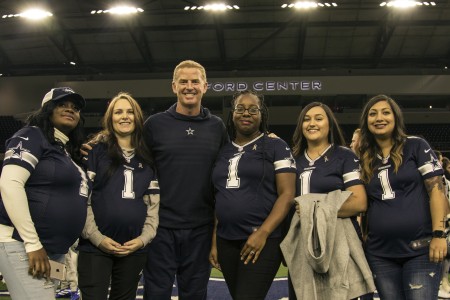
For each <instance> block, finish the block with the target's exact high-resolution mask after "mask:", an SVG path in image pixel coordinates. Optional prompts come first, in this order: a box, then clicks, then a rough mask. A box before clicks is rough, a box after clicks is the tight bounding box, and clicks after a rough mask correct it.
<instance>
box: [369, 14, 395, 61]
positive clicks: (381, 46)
mask: <svg viewBox="0 0 450 300" xmlns="http://www.w3.org/2000/svg"><path fill="white" fill-rule="evenodd" d="M397 20H398V18H396V16H395V15H394V14H393V13H389V12H388V13H387V14H386V17H385V21H384V22H383V23H382V24H381V26H380V28H379V31H378V38H377V41H376V42H375V50H374V54H373V58H374V64H373V65H372V67H373V68H376V67H378V64H379V62H380V60H381V58H382V57H383V55H384V51H385V50H386V48H387V46H388V45H389V42H390V40H391V37H392V35H393V34H394V31H395V28H396V26H397Z"/></svg>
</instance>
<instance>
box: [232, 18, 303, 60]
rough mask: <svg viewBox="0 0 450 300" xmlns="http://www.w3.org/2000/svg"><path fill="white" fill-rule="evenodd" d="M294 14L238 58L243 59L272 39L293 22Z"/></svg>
mask: <svg viewBox="0 0 450 300" xmlns="http://www.w3.org/2000/svg"><path fill="white" fill-rule="evenodd" d="M295 19H296V18H295V16H294V17H292V18H291V19H290V20H289V21H287V22H284V23H281V26H280V27H279V28H278V29H276V30H275V31H273V32H272V33H271V34H269V35H268V36H267V37H266V38H265V39H263V40H262V41H261V42H259V43H258V44H256V45H255V46H254V47H253V48H252V49H250V50H249V51H247V53H245V54H244V55H243V56H241V58H239V60H241V61H243V60H246V59H247V58H248V57H249V56H250V55H252V54H253V53H254V52H256V51H257V50H258V49H259V48H261V47H262V46H263V45H264V44H266V43H267V42H268V41H270V40H271V39H273V38H274V37H275V36H277V35H278V34H280V33H281V32H282V31H284V30H285V29H286V28H287V27H288V26H289V25H290V24H292V23H294V21H295Z"/></svg>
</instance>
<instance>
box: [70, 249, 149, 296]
mask: <svg viewBox="0 0 450 300" xmlns="http://www.w3.org/2000/svg"><path fill="white" fill-rule="evenodd" d="M146 259H147V253H132V254H130V255H127V256H124V257H116V256H113V255H110V254H106V253H103V252H102V253H89V252H83V251H80V254H79V256H78V287H79V288H80V290H81V295H82V297H83V300H103V299H105V300H106V299H108V288H109V285H110V282H111V292H110V295H109V299H110V300H135V299H136V291H137V286H138V282H139V279H140V273H141V271H142V269H143V267H144V265H145V260H146Z"/></svg>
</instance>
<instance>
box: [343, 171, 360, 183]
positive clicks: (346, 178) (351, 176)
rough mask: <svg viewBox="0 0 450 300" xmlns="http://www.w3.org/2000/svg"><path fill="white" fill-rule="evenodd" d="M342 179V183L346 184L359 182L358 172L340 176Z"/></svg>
mask: <svg viewBox="0 0 450 300" xmlns="http://www.w3.org/2000/svg"><path fill="white" fill-rule="evenodd" d="M342 178H343V179H344V183H347V182H349V181H353V180H359V179H360V172H359V171H353V172H348V173H345V174H344V175H342Z"/></svg>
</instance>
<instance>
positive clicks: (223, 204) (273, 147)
mask: <svg viewBox="0 0 450 300" xmlns="http://www.w3.org/2000/svg"><path fill="white" fill-rule="evenodd" d="M295 171H296V168H295V161H294V159H293V158H292V154H291V150H290V149H289V147H288V146H287V144H286V143H285V142H284V141H283V140H282V139H273V138H269V137H267V136H266V135H261V136H260V137H258V138H257V139H255V140H253V141H251V142H250V143H247V144H246V145H244V146H239V145H237V144H235V143H228V144H227V145H225V146H224V147H223V149H222V150H221V151H220V154H219V156H218V158H217V161H216V164H215V166H214V170H213V177H212V178H213V183H214V187H215V190H216V193H215V195H216V217H217V220H218V224H217V235H218V236H219V237H221V238H224V239H229V240H240V239H247V238H248V236H249V235H250V234H251V233H252V232H253V231H254V230H255V229H257V228H259V227H260V226H261V225H262V223H263V222H264V221H265V220H266V218H267V216H268V215H269V214H270V212H271V211H272V208H273V205H274V204H275V201H276V200H277V198H278V193H277V185H276V181H275V175H276V174H278V173H295ZM280 236H281V232H280V229H279V228H277V229H276V230H275V231H274V232H273V233H272V234H271V237H280Z"/></svg>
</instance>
